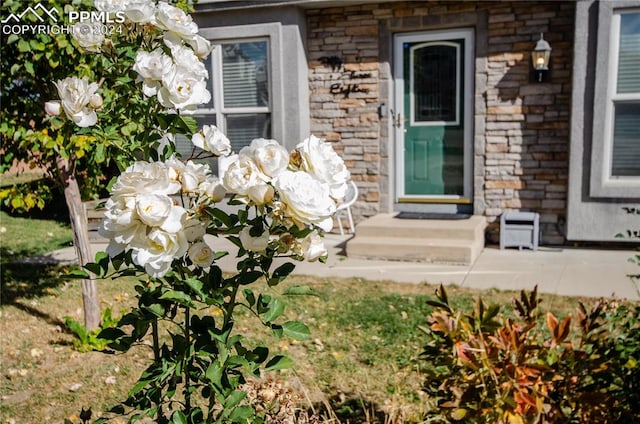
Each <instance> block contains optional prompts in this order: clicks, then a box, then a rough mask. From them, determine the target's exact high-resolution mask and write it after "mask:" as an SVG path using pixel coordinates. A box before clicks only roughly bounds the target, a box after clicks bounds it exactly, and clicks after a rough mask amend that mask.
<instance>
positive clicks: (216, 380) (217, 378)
mask: <svg viewBox="0 0 640 424" xmlns="http://www.w3.org/2000/svg"><path fill="white" fill-rule="evenodd" d="M204 376H205V377H206V378H207V379H208V380H209V381H211V382H212V383H213V384H215V385H216V386H220V385H221V382H222V366H220V363H219V362H218V361H214V362H212V363H211V365H209V367H208V368H207V370H206V371H205V373H204Z"/></svg>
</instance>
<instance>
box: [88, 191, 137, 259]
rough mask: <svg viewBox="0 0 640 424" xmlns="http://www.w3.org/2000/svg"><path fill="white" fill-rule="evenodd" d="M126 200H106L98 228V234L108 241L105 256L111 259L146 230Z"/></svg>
mask: <svg viewBox="0 0 640 424" xmlns="http://www.w3.org/2000/svg"><path fill="white" fill-rule="evenodd" d="M126 200H127V199H126V198H120V199H114V198H110V199H109V200H107V202H106V204H105V209H106V210H105V213H104V218H103V220H102V223H101V224H100V227H99V228H98V234H100V235H101V236H102V237H105V238H106V239H108V240H109V245H108V246H107V254H109V256H112V257H113V256H116V255H118V254H120V253H122V252H123V251H124V250H125V248H126V247H127V246H128V244H129V243H131V241H132V240H133V239H134V238H135V237H137V236H139V234H143V233H146V230H147V226H146V225H144V224H143V223H142V222H141V221H140V220H139V219H137V218H136V214H135V209H134V208H133V207H131V206H132V205H129V204H128V203H127V201H126Z"/></svg>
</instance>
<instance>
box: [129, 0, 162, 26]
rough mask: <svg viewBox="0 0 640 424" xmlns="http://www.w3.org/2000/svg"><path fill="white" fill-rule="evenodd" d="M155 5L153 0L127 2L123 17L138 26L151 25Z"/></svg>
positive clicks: (130, 0) (131, 0)
mask: <svg viewBox="0 0 640 424" xmlns="http://www.w3.org/2000/svg"><path fill="white" fill-rule="evenodd" d="M155 11H156V5H155V2H154V1H153V0H128V1H127V3H126V6H125V7H124V14H125V16H126V17H127V18H128V19H129V20H130V21H131V22H136V23H139V24H147V23H153V22H155V20H154V15H155Z"/></svg>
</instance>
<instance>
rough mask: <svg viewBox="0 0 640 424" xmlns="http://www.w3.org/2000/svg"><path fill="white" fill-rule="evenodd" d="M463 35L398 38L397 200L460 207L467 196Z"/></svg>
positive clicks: (467, 152) (465, 42)
mask: <svg viewBox="0 0 640 424" xmlns="http://www.w3.org/2000/svg"><path fill="white" fill-rule="evenodd" d="M465 34H467V33H460V32H455V33H454V32H440V33H432V34H426V35H423V36H421V35H412V36H404V37H397V42H396V48H397V49H401V66H402V82H401V83H400V84H397V87H398V88H399V90H398V91H400V93H397V95H398V97H397V100H398V102H399V103H401V107H400V108H398V110H399V112H398V114H397V116H396V120H395V126H396V135H397V137H398V138H399V140H398V142H399V145H400V146H401V148H402V154H401V157H402V163H400V164H399V167H400V172H399V174H401V178H402V181H401V184H399V188H400V189H399V193H398V194H399V196H398V197H399V201H400V202H402V201H404V202H412V201H415V202H426V201H432V202H434V203H437V202H438V201H442V202H443V203H447V202H461V203H464V202H466V201H468V200H469V198H470V182H469V176H470V175H471V174H470V173H471V170H470V169H469V168H470V163H469V161H468V159H469V157H468V155H469V150H470V146H469V143H470V137H469V132H468V131H467V129H468V128H466V126H468V125H469V123H468V122H467V121H468V119H469V116H468V115H469V113H468V111H469V108H467V107H465V106H467V105H466V102H468V101H469V100H468V98H467V99H466V98H465V97H467V96H465V93H466V91H467V90H469V89H470V87H467V86H466V85H470V84H468V82H467V81H468V77H469V75H465V74H466V73H468V72H469V67H468V66H466V65H467V64H465V59H466V57H467V54H466V53H467V52H466V49H468V48H469V46H467V45H466V44H468V43H469V38H468V37H466V38H465V37H464V35H465ZM397 57H398V58H399V59H400V55H398V56H397ZM396 65H397V66H398V65H400V64H399V63H397V62H396Z"/></svg>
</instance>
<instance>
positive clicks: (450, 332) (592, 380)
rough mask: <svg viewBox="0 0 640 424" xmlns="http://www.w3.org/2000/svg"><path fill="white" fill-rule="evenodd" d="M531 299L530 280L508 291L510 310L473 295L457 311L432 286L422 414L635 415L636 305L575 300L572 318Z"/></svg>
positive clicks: (541, 418) (454, 418) (638, 403)
mask: <svg viewBox="0 0 640 424" xmlns="http://www.w3.org/2000/svg"><path fill="white" fill-rule="evenodd" d="M540 302H541V300H540V299H539V298H538V296H537V288H536V289H534V290H533V291H532V292H531V293H529V294H527V293H525V292H524V291H523V292H522V293H521V295H520V298H519V299H514V304H513V309H514V313H515V316H514V318H509V317H506V316H505V315H503V314H502V313H501V311H500V307H499V306H497V305H487V304H485V302H484V301H483V300H482V299H477V301H476V302H475V304H474V308H473V311H472V312H471V313H465V312H463V311H461V310H456V309H454V308H453V307H452V306H451V304H450V303H449V300H448V298H447V294H446V291H445V289H444V287H442V286H440V288H439V289H438V290H436V299H435V300H432V301H429V304H430V305H431V306H433V307H435V310H434V311H433V313H432V314H431V316H430V317H429V318H428V322H429V325H430V326H429V328H425V329H424V331H425V333H426V335H427V338H428V342H427V345H426V347H425V350H424V352H423V353H422V356H421V358H422V359H423V360H425V361H427V364H428V366H427V367H425V368H426V370H425V374H426V381H425V385H424V389H423V390H424V391H425V392H426V393H427V394H428V395H429V398H428V399H429V400H428V402H429V405H428V407H429V412H428V414H427V417H425V418H426V421H427V422H441V423H449V422H466V423H509V424H511V423H587V422H588V423H621V422H624V423H635V422H639V421H638V417H640V368H639V364H638V360H639V359H640V305H638V304H627V303H619V302H615V301H607V300H601V301H599V302H597V303H596V304H595V305H594V306H593V308H592V309H591V310H587V309H586V308H585V306H584V305H583V304H582V303H580V304H579V305H578V308H577V313H576V319H572V317H571V316H567V317H565V318H563V319H558V318H556V317H555V316H554V315H553V313H551V312H547V313H546V315H545V316H544V317H543V316H542V313H541V312H540V311H539V304H540ZM572 321H574V323H573V325H572ZM544 322H546V328H545V326H544V324H543V323H544Z"/></svg>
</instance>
